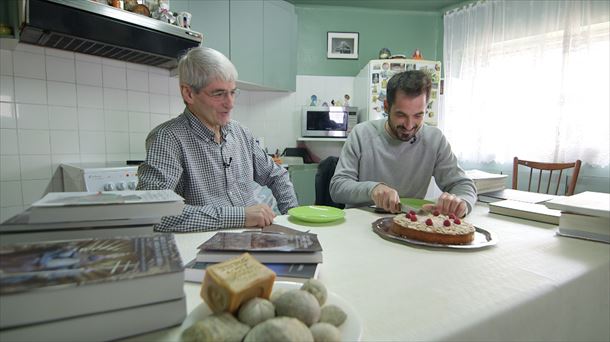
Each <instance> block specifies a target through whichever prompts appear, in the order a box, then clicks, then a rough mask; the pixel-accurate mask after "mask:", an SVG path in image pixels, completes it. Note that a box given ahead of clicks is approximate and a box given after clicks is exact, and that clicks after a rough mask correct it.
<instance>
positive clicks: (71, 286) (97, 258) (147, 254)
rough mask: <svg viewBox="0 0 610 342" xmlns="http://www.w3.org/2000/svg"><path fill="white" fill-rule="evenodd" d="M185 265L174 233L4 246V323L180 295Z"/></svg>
mask: <svg viewBox="0 0 610 342" xmlns="http://www.w3.org/2000/svg"><path fill="white" fill-rule="evenodd" d="M183 270H184V268H183V265H182V260H181V258H180V254H179V252H178V248H177V246H176V243H175V241H174V237H173V235H171V234H157V235H150V236H138V237H116V238H109V239H82V240H66V241H48V242H35V243H17V244H10V245H3V246H1V247H0V304H1V305H0V314H1V317H2V320H1V322H0V326H1V327H2V328H4V327H7V326H12V325H19V324H26V323H34V322H41V321H45V320H51V319H58V318H63V317H70V316H76V315H79V314H85V313H93V312H100V311H107V310H112V309H118V308H121V307H128V306H133V305H143V304H149V303H151V302H155V301H161V300H169V299H175V298H179V297H181V296H182V286H181V282H180V281H179V280H180V278H182V277H183ZM144 284H147V286H145V288H146V291H142V288H141V286H142V285H144ZM118 295H120V297H116V298H117V299H118V298H120V299H118V300H110V301H109V300H107V299H108V298H111V297H114V296H118ZM40 307H49V308H51V307H52V308H53V310H38V309H37V308H40Z"/></svg>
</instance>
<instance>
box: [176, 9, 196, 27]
mask: <svg viewBox="0 0 610 342" xmlns="http://www.w3.org/2000/svg"><path fill="white" fill-rule="evenodd" d="M192 17H193V16H192V15H191V14H190V13H189V12H180V14H178V18H177V21H176V22H177V23H178V26H180V27H184V28H186V29H190V28H191V18H192Z"/></svg>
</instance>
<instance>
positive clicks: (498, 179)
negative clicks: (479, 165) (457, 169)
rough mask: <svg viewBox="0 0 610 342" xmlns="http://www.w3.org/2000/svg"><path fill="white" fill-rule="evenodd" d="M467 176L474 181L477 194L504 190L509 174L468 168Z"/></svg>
mask: <svg viewBox="0 0 610 342" xmlns="http://www.w3.org/2000/svg"><path fill="white" fill-rule="evenodd" d="M465 172H466V176H468V177H469V178H470V179H472V180H473V181H474V185H475V186H476V188H477V194H485V193H488V192H493V191H498V190H502V189H504V188H505V187H506V185H505V182H506V177H507V175H499V174H495V173H489V172H485V171H481V170H466V171H465Z"/></svg>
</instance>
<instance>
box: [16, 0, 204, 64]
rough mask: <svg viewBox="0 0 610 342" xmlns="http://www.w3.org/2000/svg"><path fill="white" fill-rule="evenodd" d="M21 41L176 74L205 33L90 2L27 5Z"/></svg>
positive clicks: (41, 0) (49, 0) (36, 0)
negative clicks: (184, 56)
mask: <svg viewBox="0 0 610 342" xmlns="http://www.w3.org/2000/svg"><path fill="white" fill-rule="evenodd" d="M20 20H21V23H22V24H21V27H20V33H19V41H20V42H23V43H28V44H34V45H40V46H45V47H50V48H55V49H62V50H69V51H73V52H79V53H84V54H89V55H95V56H100V57H105V58H113V59H118V60H121V61H126V62H131V63H138V64H146V65H152V66H156V67H160V68H166V69H172V68H174V67H175V66H176V65H177V58H178V57H179V56H180V55H182V53H184V52H185V51H186V50H187V49H189V48H192V47H196V46H199V45H200V44H201V42H202V40H203V36H202V34H201V33H198V32H195V31H191V30H187V29H184V28H181V27H178V26H175V25H171V24H168V23H165V22H162V21H159V20H155V19H152V18H149V17H145V16H143V15H140V14H136V13H132V12H128V11H124V10H122V9H118V8H114V7H111V6H107V5H105V4H101V3H97V2H94V1H89V0H24V2H23V6H20Z"/></svg>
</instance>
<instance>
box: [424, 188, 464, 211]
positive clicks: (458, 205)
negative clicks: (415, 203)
mask: <svg viewBox="0 0 610 342" xmlns="http://www.w3.org/2000/svg"><path fill="white" fill-rule="evenodd" d="M422 209H424V210H425V211H430V212H432V211H434V210H438V211H439V212H440V213H441V214H443V215H449V214H454V215H455V216H456V217H464V216H466V212H467V211H468V206H467V205H466V201H464V200H463V199H461V198H459V197H457V196H456V195H454V194H450V193H448V192H444V193H443V194H442V195H441V196H440V197H439V198H438V200H437V201H436V204H424V205H423V206H422Z"/></svg>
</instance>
